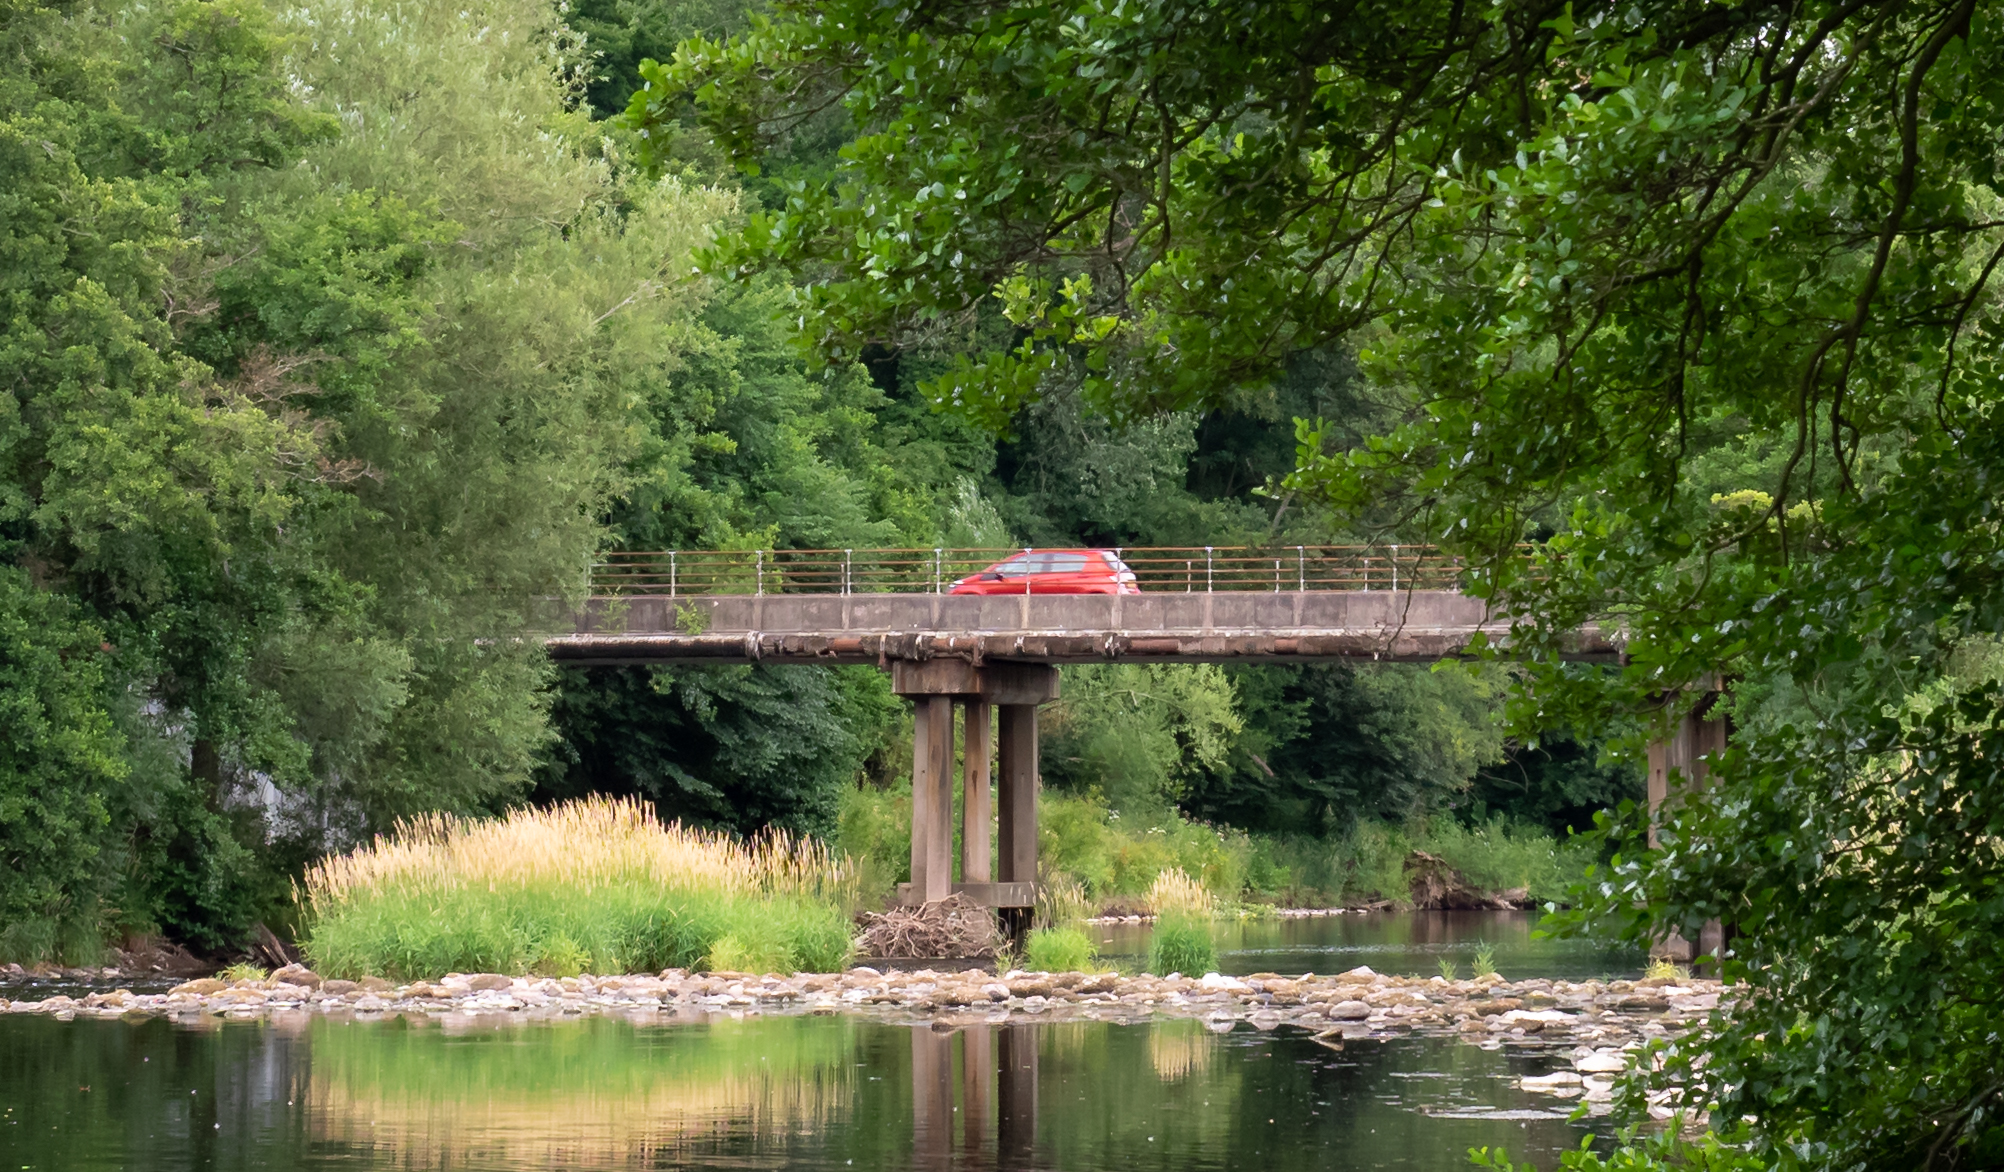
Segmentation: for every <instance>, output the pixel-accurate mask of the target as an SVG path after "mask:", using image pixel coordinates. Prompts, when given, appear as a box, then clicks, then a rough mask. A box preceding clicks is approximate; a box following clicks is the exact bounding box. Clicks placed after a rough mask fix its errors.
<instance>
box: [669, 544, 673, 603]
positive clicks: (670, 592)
mask: <svg viewBox="0 0 2004 1172" xmlns="http://www.w3.org/2000/svg"><path fill="white" fill-rule="evenodd" d="M668 597H670V598H673V597H675V551H674V550H672V549H671V550H669V551H668Z"/></svg>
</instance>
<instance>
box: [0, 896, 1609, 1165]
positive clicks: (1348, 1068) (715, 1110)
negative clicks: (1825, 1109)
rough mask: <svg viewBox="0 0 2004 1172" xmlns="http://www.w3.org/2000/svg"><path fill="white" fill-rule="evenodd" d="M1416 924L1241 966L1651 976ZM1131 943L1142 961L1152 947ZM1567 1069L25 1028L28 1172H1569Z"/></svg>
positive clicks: (791, 1043) (1134, 1043)
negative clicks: (1525, 1085)
mask: <svg viewBox="0 0 2004 1172" xmlns="http://www.w3.org/2000/svg"><path fill="white" fill-rule="evenodd" d="M1406 919H1407V920H1409V921H1410V922H1409V923H1406V924H1404V925H1401V924H1400V923H1399V922H1398V918H1397V917H1384V918H1382V922H1381V923H1379V924H1378V925H1377V927H1376V928H1372V927H1371V926H1370V925H1369V924H1367V923H1366V922H1365V920H1364V918H1363V917H1335V918H1332V919H1330V920H1320V921H1316V920H1310V921H1287V922H1283V923H1280V924H1266V925H1251V926H1247V927H1246V928H1244V929H1242V930H1241V931H1242V934H1241V935H1238V936H1237V937H1235V938H1232V939H1228V940H1227V941H1226V943H1227V945H1228V946H1229V951H1227V952H1226V953H1225V954H1224V955H1225V957H1226V958H1227V962H1228V965H1229V967H1231V968H1233V969H1234V970H1236V971H1241V972H1250V971H1259V970H1262V969H1271V970H1274V971H1283V970H1291V971H1295V972H1299V971H1304V970H1313V971H1320V972H1331V971H1339V969H1341V968H1349V967H1354V965H1355V964H1357V963H1369V964H1371V965H1372V967H1373V968H1380V969H1381V970H1382V971H1392V972H1428V971H1432V969H1433V965H1434V961H1435V959H1436V958H1437V957H1438V956H1439V955H1446V954H1450V953H1452V952H1453V951H1454V950H1455V949H1459V948H1464V947H1469V946H1468V945H1467V944H1465V943H1464V942H1463V941H1462V936H1463V934H1464V933H1463V930H1464V929H1467V930H1468V934H1469V935H1470V936H1471V937H1479V938H1481V939H1483V940H1486V941H1489V942H1491V943H1493V944H1495V945H1496V957H1497V966H1498V968H1499V969H1502V970H1503V971H1504V973H1505V975H1506V976H1515V977H1529V976H1535V975H1552V976H1586V975H1609V974H1613V973H1617V972H1622V971H1625V970H1627V969H1629V968H1631V967H1632V964H1631V962H1630V958H1624V957H1618V956H1617V957H1602V958H1601V961H1600V962H1596V961H1594V960H1593V959H1592V958H1591V957H1589V956H1588V955H1586V954H1584V953H1580V952H1578V951H1576V950H1572V949H1567V948H1563V947H1560V946H1557V945H1553V944H1551V943H1549V942H1538V941H1532V940H1530V939H1529V922H1528V917H1522V916H1518V917H1515V918H1514V919H1513V918H1511V917H1509V916H1503V917H1487V918H1483V919H1481V920H1479V921H1477V920H1473V919H1470V920H1464V921H1453V920H1440V917H1437V916H1436V917H1429V916H1428V915H1427V914H1425V913H1420V914H1418V915H1416V916H1413V917H1406ZM1430 920H1440V922H1430ZM1513 925H1514V928H1513ZM1108 927H1109V928H1111V929H1118V930H1116V931H1111V932H1102V939H1110V940H1112V941H1113V945H1112V947H1118V946H1120V945H1121V943H1122V941H1127V942H1128V943H1129V944H1131V943H1132V941H1133V939H1134V938H1136V937H1135V935H1134V934H1133V933H1128V932H1126V931H1125V929H1126V927H1127V926H1124V925H1114V926H1108ZM1517 929H1521V931H1518V930H1517ZM1401 934H1404V935H1406V936H1408V937H1410V942H1409V943H1408V944H1407V945H1405V946H1398V945H1396V942H1395V941H1394V939H1393V937H1397V936H1400V935H1401ZM1142 946H1143V947H1144V948H1145V941H1144V943H1143V945H1142ZM1601 962H1605V963H1604V966H1603V967H1602V968H1599V969H1593V968H1592V965H1593V964H1595V963H1601ZM1513 967H1514V968H1515V969H1516V971H1512V969H1513ZM14 992H18V991H14ZM1563 1063H1564V1059H1563V1058H1562V1056H1561V1055H1560V1054H1559V1053H1558V1052H1557V1051H1556V1050H1554V1051H1550V1052H1542V1051H1539V1050H1536V1049H1529V1050H1522V1049H1516V1048H1512V1049H1508V1050H1503V1049H1496V1050H1485V1049H1482V1048H1480V1047H1478V1046H1475V1045H1472V1044H1469V1043H1466V1042H1462V1041H1459V1040H1457V1039H1450V1038H1403V1039H1397V1040H1391V1041H1354V1040H1353V1041H1350V1042H1348V1043H1344V1044H1340V1048H1339V1046H1338V1045H1332V1044H1327V1043H1324V1042H1320V1041H1317V1040H1316V1039H1315V1038H1314V1037H1312V1036H1311V1035H1309V1034H1308V1033H1307V1032H1305V1031H1301V1030H1297V1029H1293V1028H1291V1027H1282V1028H1279V1029H1274V1030H1271V1031H1261V1030H1258V1029H1255V1028H1253V1027H1252V1026H1250V1025H1247V1024H1244V1023H1240V1024H1238V1025H1236V1026H1234V1027H1231V1028H1229V1029H1227V1030H1225V1031H1224V1032H1213V1030H1211V1029H1207V1028H1206V1026H1205V1023H1202V1022H1196V1021H1160V1022H1153V1023H1146V1024H1136V1025H1119V1024H1114V1023H1108V1022H1067V1023H1058V1024H1051V1025H1018V1024H1013V1023H1012V1024H1008V1025H971V1026H965V1027H963V1028H958V1029H953V1030H945V1029H938V1028H924V1027H920V1028H916V1029H915V1028H912V1027H910V1026H908V1025H897V1024H889V1023H884V1022H877V1021H871V1020H866V1019H860V1018H855V1017H846V1016H826V1017H815V1016H759V1015H751V1016H747V1017H731V1016H728V1015H722V1014H719V1015H715V1016H712V1017H709V1018H707V1019H706V1020H704V1021H702V1022H698V1023H687V1022H681V1023H674V1024H649V1023H636V1022H634V1021H631V1020H623V1019H618V1018H589V1019H583V1020H577V1021H563V1022H541V1023H535V1022H525V1021H520V1020H516V1019H511V1018H509V1017H507V1016H505V1015H489V1016H471V1015H461V1014H448V1015H443V1016H437V1017H427V1016H425V1015H421V1014H413V1015H406V1016H399V1017H389V1018H386V1019H381V1020H373V1021H363V1020H354V1019H350V1018H343V1017H328V1016H320V1015H314V1014H307V1013H297V1014H292V1015H281V1016H279V1017H278V1018H275V1019H273V1020H270V1021H262V1022H224V1021H221V1020H220V1019H215V1018H209V1019H205V1020H204V1022H203V1024H201V1025H199V1026H189V1025H185V1024H178V1023H175V1022H170V1021H166V1020H161V1019H152V1020H143V1021H127V1020H118V1021H104V1020H78V1021H71V1022H61V1021H56V1020H53V1019H49V1018H45V1017H40V1016H25V1015H4V1016H0V1168H4V1169H9V1170H11V1169H17V1168H18V1169H78V1170H85V1169H135V1170H151V1169H163V1170H164V1169H173V1170H179V1169H190V1170H192V1169H197V1168H200V1169H224V1170H230V1169H267V1168H269V1169H330V1170H331V1169H344V1170H347V1169H354V1170H364V1169H368V1170H374V1169H385V1170H387V1169H397V1170H409V1169H440V1170H445V1169H452V1170H455V1172H457V1170H469V1172H471V1170H484V1169H492V1170H497V1172H499V1170H508V1172H514V1170H529V1169H538V1170H544V1169H551V1170H560V1169H575V1170H580V1172H582V1170H586V1169H614V1168H617V1169H628V1168H645V1169H657V1168H715V1169H747V1168H803V1169H850V1168H873V1169H874V1168H912V1169H942V1170H943V1169H996V1170H998V1172H999V1170H1003V1169H1212V1168H1217V1169H1224V1168H1246V1169H1260V1170H1262V1172H1283V1170H1288V1169H1297V1168H1299V1169H1311V1168H1313V1169H1331V1170H1336V1169H1353V1168H1354V1169H1364V1168H1397V1169H1453V1168H1464V1167H1467V1166H1468V1163H1467V1151H1468V1149H1469V1148H1470V1147H1471V1146H1476V1145H1485V1144H1487V1145H1504V1146H1507V1147H1509V1148H1510V1149H1511V1150H1512V1152H1513V1153H1514V1154H1516V1155H1517V1156H1518V1157H1519V1158H1523V1157H1526V1156H1528V1157H1532V1158H1534V1159H1537V1160H1538V1161H1539V1163H1540V1164H1541V1165H1545V1166H1549V1165H1550V1164H1551V1163H1553V1162H1555V1160H1556V1155H1557V1153H1558V1152H1559V1151H1560V1150H1562V1149H1565V1148H1570V1147H1574V1146H1576V1145H1577V1144H1578V1143H1579V1142H1580V1140H1581V1138H1582V1137H1583V1136H1585V1135H1586V1134H1587V1128H1586V1126H1585V1125H1583V1124H1575V1123H1573V1122H1571V1121H1569V1120H1568V1119H1567V1118H1566V1117H1565V1110H1566V1105H1565V1104H1555V1103H1554V1101H1553V1100H1551V1099H1549V1098H1540V1097H1538V1096H1534V1095H1529V1094H1526V1093H1524V1092H1522V1091H1520V1090H1519V1089H1518V1088H1517V1079H1518V1078H1519V1077H1521V1076H1523V1075H1525V1074H1539V1073H1545V1072H1547V1071H1550V1070H1553V1069H1558V1068H1560V1067H1561V1066H1562V1065H1563Z"/></svg>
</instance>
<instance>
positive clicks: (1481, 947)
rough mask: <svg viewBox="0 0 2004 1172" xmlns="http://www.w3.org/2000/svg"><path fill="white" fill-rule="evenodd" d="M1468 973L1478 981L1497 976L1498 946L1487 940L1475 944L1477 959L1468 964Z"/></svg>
mask: <svg viewBox="0 0 2004 1172" xmlns="http://www.w3.org/2000/svg"><path fill="white" fill-rule="evenodd" d="M1468 971H1469V973H1470V974H1471V975H1472V976H1474V978H1475V979H1476V980H1478V981H1479V980H1481V979H1482V978H1484V977H1493V976H1495V975H1496V946H1495V945H1494V944H1491V943H1489V942H1488V941H1486V940H1478V941H1476V942H1475V959H1473V960H1471V961H1469V962H1468Z"/></svg>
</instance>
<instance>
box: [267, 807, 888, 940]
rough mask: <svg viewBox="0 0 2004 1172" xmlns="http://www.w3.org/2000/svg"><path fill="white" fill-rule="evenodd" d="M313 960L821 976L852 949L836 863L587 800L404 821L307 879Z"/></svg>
mask: <svg viewBox="0 0 2004 1172" xmlns="http://www.w3.org/2000/svg"><path fill="white" fill-rule="evenodd" d="M307 888H308V901H309V904H310V907H311V910H312V913H313V923H312V926H311V929H310V934H309V936H308V938H307V940H306V943H305V946H304V951H305V952H306V955H307V957H308V959H309V960H310V961H311V962H312V964H313V966H314V968H315V969H317V970H318V971H319V972H321V973H322V974H323V975H325V976H334V977H358V976H362V975H366V974H375V975H380V976H384V977H390V978H393V979H398V980H412V979H419V978H425V977H434V976H439V975H441V974H444V973H448V972H498V973H523V974H528V973H533V974H537V975H542V976H557V977H561V976H574V975H576V974H578V973H580V972H586V971H590V972H599V973H618V972H653V971H658V970H660V969H665V968H689V969H700V968H709V969H732V970H737V971H750V972H782V973H783V972H793V971H800V970H804V971H818V972H826V971H831V970H835V969H839V968H841V967H842V966H843V965H844V964H845V963H846V962H847V960H848V957H849V953H850V949H851V938H850V922H849V915H848V911H847V904H846V902H845V898H844V892H845V887H844V877H843V873H842V871H841V869H840V868H839V867H838V866H836V865H835V864H833V863H832V862H830V861H829V860H828V859H827V857H826V855H825V854H823V853H821V852H819V851H818V850H817V849H816V848H813V847H812V846H811V845H807V844H794V843H790V842H785V841H775V842H771V843H766V844H763V845H758V844H754V845H749V846H748V845H746V844H742V843H737V842H733V841H731V840H729V839H725V838H721V837H717V836H711V835H704V834H701V833H698V832H694V831H688V830H684V829H682V828H680V827H675V826H666V827H664V826H661V825H660V824H658V823H656V822H655V821H654V820H653V818H652V816H651V814H649V813H648V812H647V811H645V810H644V809H643V808H641V807H640V806H638V805H637V804H632V803H614V802H606V801H603V800H593V801H588V802H584V803H578V804H576V805H573V806H565V807H557V808H556V809H553V810H544V811H535V810H531V811H518V812H516V813H515V814H512V815H510V816H509V817H508V818H506V819H502V820H499V821H488V822H476V821H471V820H453V819H436V820H433V821H431V822H428V823H420V824H413V825H409V826H405V827H403V828H401V830H400V832H399V834H398V835H397V836H395V837H394V838H392V839H389V840H379V841H378V842H377V843H375V844H373V845H372V846H369V847H364V848H362V849H361V850H359V851H357V852H355V853H354V854H351V855H347V856H342V857H340V858H336V859H330V860H327V861H324V862H323V863H321V864H319V865H317V866H316V867H315V868H314V869H313V870H312V871H311V872H309V874H308V877H307Z"/></svg>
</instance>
